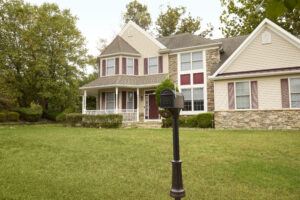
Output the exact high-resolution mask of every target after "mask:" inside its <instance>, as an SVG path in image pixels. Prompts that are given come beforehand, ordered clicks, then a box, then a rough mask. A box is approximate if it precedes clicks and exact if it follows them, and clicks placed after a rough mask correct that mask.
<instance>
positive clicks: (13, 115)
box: [6, 112, 20, 122]
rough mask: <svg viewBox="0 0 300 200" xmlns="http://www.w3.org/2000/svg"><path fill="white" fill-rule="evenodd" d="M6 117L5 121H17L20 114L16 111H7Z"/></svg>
mask: <svg viewBox="0 0 300 200" xmlns="http://www.w3.org/2000/svg"><path fill="white" fill-rule="evenodd" d="M6 118H7V121H11V122H17V121H19V118H20V114H19V113H17V112H7V113H6Z"/></svg>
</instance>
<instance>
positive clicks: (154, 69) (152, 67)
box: [149, 57, 158, 74]
mask: <svg viewBox="0 0 300 200" xmlns="http://www.w3.org/2000/svg"><path fill="white" fill-rule="evenodd" d="M157 73H158V58H157V57H152V58H149V74H157Z"/></svg>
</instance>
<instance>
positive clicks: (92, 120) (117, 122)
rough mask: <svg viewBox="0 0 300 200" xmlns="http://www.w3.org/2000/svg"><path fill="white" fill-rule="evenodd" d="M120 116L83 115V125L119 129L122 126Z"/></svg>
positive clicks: (121, 117)
mask: <svg viewBox="0 0 300 200" xmlns="http://www.w3.org/2000/svg"><path fill="white" fill-rule="evenodd" d="M122 120H123V116H122V115H116V114H111V115H84V116H83V125H84V126H85V127H94V128H119V127H121V125H122Z"/></svg>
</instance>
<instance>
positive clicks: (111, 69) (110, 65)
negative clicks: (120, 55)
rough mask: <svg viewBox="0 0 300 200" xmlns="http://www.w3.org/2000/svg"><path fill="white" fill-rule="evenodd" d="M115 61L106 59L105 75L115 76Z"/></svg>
mask: <svg viewBox="0 0 300 200" xmlns="http://www.w3.org/2000/svg"><path fill="white" fill-rule="evenodd" d="M115 64H116V62H115V59H114V58H109V59H107V67H106V75H107V76H111V75H114V74H115Z"/></svg>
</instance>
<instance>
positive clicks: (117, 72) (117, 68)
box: [115, 58, 119, 74]
mask: <svg viewBox="0 0 300 200" xmlns="http://www.w3.org/2000/svg"><path fill="white" fill-rule="evenodd" d="M115 74H119V58H116V60H115Z"/></svg>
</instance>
